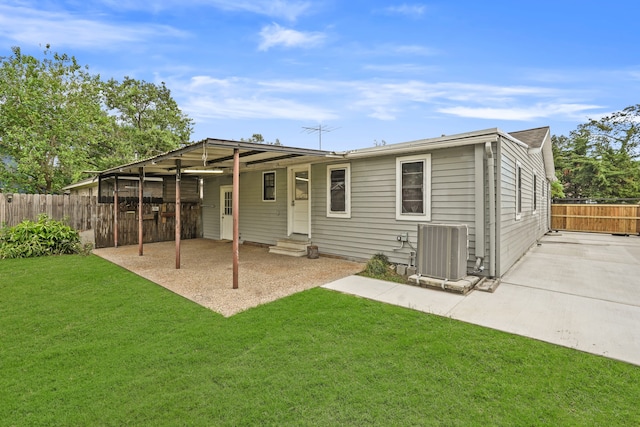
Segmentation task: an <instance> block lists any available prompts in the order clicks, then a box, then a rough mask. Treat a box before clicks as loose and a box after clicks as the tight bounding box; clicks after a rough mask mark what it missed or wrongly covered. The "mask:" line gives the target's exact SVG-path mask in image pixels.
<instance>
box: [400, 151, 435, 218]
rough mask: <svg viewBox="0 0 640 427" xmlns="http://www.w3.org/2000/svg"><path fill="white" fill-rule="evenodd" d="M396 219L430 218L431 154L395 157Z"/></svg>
mask: <svg viewBox="0 0 640 427" xmlns="http://www.w3.org/2000/svg"><path fill="white" fill-rule="evenodd" d="M396 219H399V220H408V221H430V220H431V155H430V154H422V155H418V156H410V157H398V158H397V159H396Z"/></svg>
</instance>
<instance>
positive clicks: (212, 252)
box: [93, 239, 364, 316]
mask: <svg viewBox="0 0 640 427" xmlns="http://www.w3.org/2000/svg"><path fill="white" fill-rule="evenodd" d="M175 248H176V246H175V242H173V241H171V242H161V243H147V244H145V245H144V255H143V256H139V255H138V246H137V245H132V246H121V247H118V248H102V249H94V251H93V253H94V254H95V255H98V256H100V257H102V258H104V259H106V260H109V261H111V262H113V263H115V264H118V265H120V266H122V267H124V268H126V269H127V270H130V271H132V272H134V273H136V274H137V275H139V276H142V277H144V278H146V279H149V280H151V281H152V282H155V283H157V284H159V285H160V286H163V287H165V288H167V289H169V290H171V291H173V292H175V293H176V294H179V295H182V296H183V297H185V298H188V299H190V300H191V301H194V302H196V303H198V304H200V305H202V306H204V307H207V308H209V309H211V310H213V311H215V312H217V313H220V314H222V315H223V316H232V315H234V314H236V313H239V312H241V311H244V310H247V309H248V308H251V307H256V306H258V305H260V304H265V303H268V302H271V301H275V300H276V299H279V298H282V297H285V296H288V295H291V294H294V293H296V292H300V291H303V290H306V289H310V288H314V287H317V286H321V285H324V284H326V283H329V282H332V281H334V280H337V279H340V278H342V277H346V276H350V275H352V274H355V273H358V272H360V271H362V269H363V268H364V264H362V263H358V262H352V261H346V260H342V259H336V258H329V257H323V256H320V258H318V259H308V258H306V257H301V258H296V257H289V256H285V255H276V254H270V253H269V250H268V248H265V247H261V246H255V245H248V244H244V245H240V255H239V280H238V289H232V285H233V266H232V263H233V258H232V251H231V248H232V244H231V242H229V241H217V240H208V239H189V240H183V241H182V242H181V249H180V259H181V266H180V269H176V268H175V256H176V249H175Z"/></svg>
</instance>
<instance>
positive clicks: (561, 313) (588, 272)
mask: <svg viewBox="0 0 640 427" xmlns="http://www.w3.org/2000/svg"><path fill="white" fill-rule="evenodd" d="M324 287H325V288H327V289H333V290H337V291H340V292H344V293H349V294H353V295H358V296H361V297H364V298H369V299H373V300H376V301H381V302H386V303H389V304H396V305H399V306H403V307H407V308H410V309H414V310H420V311H424V312H427V313H432V314H437V315H440V316H447V317H451V318H453V319H458V320H462V321H464V322H469V323H473V324H476V325H481V326H486V327H489V328H493V329H498V330H501V331H505V332H510V333H514V334H518V335H523V336H526V337H531V338H535V339H538V340H542V341H547V342H550V343H554V344H558V345H562V346H565V347H570V348H575V349H578V350H582V351H585V352H588V353H593V354H598V355H602V356H605V357H609V358H613V359H617V360H622V361H625V362H629V363H632V364H635V365H640V237H638V236H628V237H625V236H612V235H607V234H589V233H551V234H549V235H547V236H545V237H544V238H543V239H542V240H541V244H540V245H539V246H536V247H534V248H532V249H531V250H530V251H529V252H528V253H527V254H526V255H525V256H524V257H523V258H522V259H521V260H520V261H519V262H518V263H517V264H516V265H515V266H514V267H513V268H512V269H511V270H510V271H509V272H508V273H507V274H505V275H504V276H503V278H502V283H501V284H500V286H499V287H498V288H497V289H496V291H495V292H494V293H493V294H491V293H486V292H480V291H472V292H471V293H469V294H468V295H466V296H461V295H456V294H451V293H446V292H443V291H438V290H430V289H424V288H418V287H414V286H409V285H401V284H397V283H390V282H384V281H381V280H374V279H368V278H364V277H360V276H350V277H346V278H344V279H340V280H337V281H335V282H331V283H328V284H326V285H324Z"/></svg>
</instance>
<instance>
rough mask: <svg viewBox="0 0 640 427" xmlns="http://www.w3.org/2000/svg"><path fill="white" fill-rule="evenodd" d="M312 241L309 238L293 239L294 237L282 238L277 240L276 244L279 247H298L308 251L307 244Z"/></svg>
mask: <svg viewBox="0 0 640 427" xmlns="http://www.w3.org/2000/svg"><path fill="white" fill-rule="evenodd" d="M310 244H311V242H309V240H306V241H303V240H293V239H280V240H278V241H277V242H276V246H277V247H279V248H287V249H298V250H304V251H305V252H306V251H307V246H309V245H310Z"/></svg>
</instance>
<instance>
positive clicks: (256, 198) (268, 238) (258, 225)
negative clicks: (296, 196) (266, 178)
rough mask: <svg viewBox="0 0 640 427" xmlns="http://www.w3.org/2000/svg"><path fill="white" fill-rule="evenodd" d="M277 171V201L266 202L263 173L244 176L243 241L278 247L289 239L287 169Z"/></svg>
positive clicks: (242, 196)
mask: <svg viewBox="0 0 640 427" xmlns="http://www.w3.org/2000/svg"><path fill="white" fill-rule="evenodd" d="M270 171H275V172H276V200H275V201H268V202H263V201H262V172H249V173H244V174H241V176H240V238H241V240H244V241H248V242H256V243H263V244H269V245H275V244H276V240H278V239H283V238H285V237H287V170H286V169H277V170H275V169H274V170H270Z"/></svg>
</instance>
